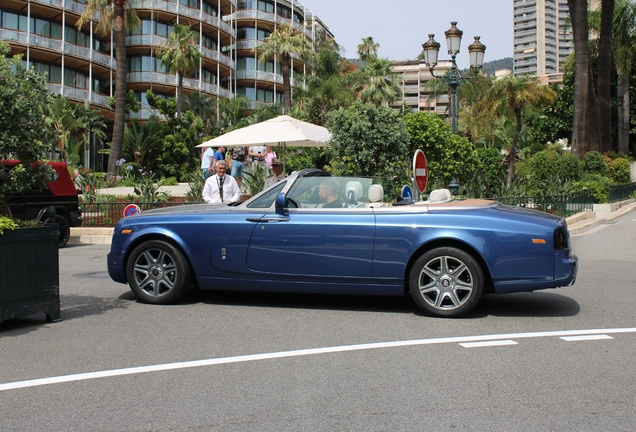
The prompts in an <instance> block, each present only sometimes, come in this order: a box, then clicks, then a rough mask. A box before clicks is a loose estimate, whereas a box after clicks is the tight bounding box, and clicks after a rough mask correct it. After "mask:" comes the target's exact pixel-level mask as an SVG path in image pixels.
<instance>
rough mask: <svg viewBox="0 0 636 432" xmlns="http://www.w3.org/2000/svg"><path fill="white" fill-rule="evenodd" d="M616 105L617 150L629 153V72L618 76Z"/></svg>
mask: <svg viewBox="0 0 636 432" xmlns="http://www.w3.org/2000/svg"><path fill="white" fill-rule="evenodd" d="M616 101H617V105H618V151H619V152H620V153H623V154H626V155H627V154H629V74H627V75H626V76H621V75H619V76H618V84H617V85H616Z"/></svg>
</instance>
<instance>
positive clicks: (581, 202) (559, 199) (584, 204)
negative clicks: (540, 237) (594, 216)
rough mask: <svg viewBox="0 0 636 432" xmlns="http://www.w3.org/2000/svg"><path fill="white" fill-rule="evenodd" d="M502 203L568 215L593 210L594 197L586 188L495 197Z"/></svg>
mask: <svg viewBox="0 0 636 432" xmlns="http://www.w3.org/2000/svg"><path fill="white" fill-rule="evenodd" d="M494 199H495V200H497V201H499V202H500V203H502V204H508V205H512V206H516V207H526V208H529V209H534V210H540V211H542V212H546V213H551V214H554V215H557V216H563V217H568V216H572V215H573V214H576V213H580V212H583V211H592V210H593V207H594V206H593V204H594V197H593V196H592V193H591V192H590V191H589V190H587V189H585V190H581V191H578V192H573V193H571V194H565V195H546V196H530V197H502V198H494Z"/></svg>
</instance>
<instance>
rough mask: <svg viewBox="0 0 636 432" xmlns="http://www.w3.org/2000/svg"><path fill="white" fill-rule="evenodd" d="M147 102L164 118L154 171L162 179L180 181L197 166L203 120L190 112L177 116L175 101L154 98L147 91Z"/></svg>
mask: <svg viewBox="0 0 636 432" xmlns="http://www.w3.org/2000/svg"><path fill="white" fill-rule="evenodd" d="M146 99H147V100H148V104H149V105H150V106H151V107H152V108H154V109H156V110H158V111H159V112H160V113H161V114H162V115H163V116H164V118H165V121H163V122H159V126H160V128H159V129H158V134H159V136H158V137H159V142H160V148H159V149H158V154H157V157H156V159H154V161H155V163H156V164H157V169H158V171H159V173H160V174H161V175H162V176H164V177H176V178H177V179H182V178H183V177H184V176H185V175H186V174H187V173H188V172H189V171H191V170H192V169H194V168H196V166H197V165H198V164H200V156H199V152H198V149H197V148H196V146H197V144H200V143H201V136H202V133H203V121H202V120H201V118H199V117H197V116H195V115H194V114H193V113H192V112H190V111H186V112H184V113H183V114H182V115H180V116H176V115H175V114H176V101H175V99H174V98H157V97H155V95H154V94H153V93H152V91H150V90H148V91H147V92H146ZM151 118H152V117H151Z"/></svg>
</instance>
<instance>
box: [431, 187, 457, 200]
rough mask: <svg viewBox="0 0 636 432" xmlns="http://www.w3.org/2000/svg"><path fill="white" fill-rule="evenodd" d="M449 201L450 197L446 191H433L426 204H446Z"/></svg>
mask: <svg viewBox="0 0 636 432" xmlns="http://www.w3.org/2000/svg"><path fill="white" fill-rule="evenodd" d="M451 200H452V196H451V193H450V191H449V190H448V189H435V190H434V191H432V192H431V194H430V195H429V196H428V202H430V203H438V202H448V201H451Z"/></svg>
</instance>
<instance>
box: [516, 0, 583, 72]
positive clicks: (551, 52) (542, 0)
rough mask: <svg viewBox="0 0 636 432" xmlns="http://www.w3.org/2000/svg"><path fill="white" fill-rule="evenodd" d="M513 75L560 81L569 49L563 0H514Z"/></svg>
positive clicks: (569, 36)
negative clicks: (534, 76)
mask: <svg viewBox="0 0 636 432" xmlns="http://www.w3.org/2000/svg"><path fill="white" fill-rule="evenodd" d="M513 11H514V12H513V14H514V18H513V19H514V38H513V40H514V42H513V43H514V74H515V75H522V74H527V73H530V74H533V75H536V76H537V77H538V78H539V79H540V80H542V81H544V82H560V81H562V79H563V65H564V64H565V61H566V59H567V57H568V56H569V55H570V53H571V52H572V51H573V49H574V48H573V45H572V30H571V26H569V25H568V23H567V18H568V17H569V12H568V4H567V0H514V3H513Z"/></svg>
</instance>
